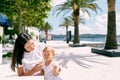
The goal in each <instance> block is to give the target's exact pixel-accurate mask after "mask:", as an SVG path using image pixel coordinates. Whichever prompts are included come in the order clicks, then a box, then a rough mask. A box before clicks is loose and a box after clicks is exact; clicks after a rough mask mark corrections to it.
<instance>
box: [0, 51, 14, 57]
mask: <svg viewBox="0 0 120 80" xmlns="http://www.w3.org/2000/svg"><path fill="white" fill-rule="evenodd" d="M2 57H3V58H6V57H8V58H11V57H12V52H7V54H3V55H2Z"/></svg>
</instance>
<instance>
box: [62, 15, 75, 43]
mask: <svg viewBox="0 0 120 80" xmlns="http://www.w3.org/2000/svg"><path fill="white" fill-rule="evenodd" d="M60 26H62V27H65V28H66V41H67V43H68V42H69V34H68V27H69V26H73V24H72V20H71V19H70V17H66V18H63V21H62V23H61V24H60Z"/></svg>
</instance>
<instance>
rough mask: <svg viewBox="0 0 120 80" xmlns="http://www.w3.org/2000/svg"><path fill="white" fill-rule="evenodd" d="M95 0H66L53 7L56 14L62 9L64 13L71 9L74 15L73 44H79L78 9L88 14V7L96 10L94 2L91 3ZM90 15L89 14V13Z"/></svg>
mask: <svg viewBox="0 0 120 80" xmlns="http://www.w3.org/2000/svg"><path fill="white" fill-rule="evenodd" d="M94 1H95V0H67V1H66V2H65V3H64V4H60V5H57V6H56V7H55V9H54V11H55V12H58V14H59V13H60V12H62V11H65V14H66V13H68V12H69V11H70V10H72V11H73V17H74V41H73V44H79V43H80V40H79V20H80V19H79V15H80V10H81V11H82V12H87V13H88V14H89V11H88V9H91V10H93V11H96V9H97V8H99V7H98V6H97V4H96V3H93V2H94ZM89 15H90V14H89Z"/></svg>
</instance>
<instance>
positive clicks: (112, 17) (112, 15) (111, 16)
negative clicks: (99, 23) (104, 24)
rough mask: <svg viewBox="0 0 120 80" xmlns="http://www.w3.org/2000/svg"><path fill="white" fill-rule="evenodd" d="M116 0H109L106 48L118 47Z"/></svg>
mask: <svg viewBox="0 0 120 80" xmlns="http://www.w3.org/2000/svg"><path fill="white" fill-rule="evenodd" d="M115 2H116V0H107V3H108V30H107V40H106V44H105V49H117V48H118V46H117V39H116V12H115Z"/></svg>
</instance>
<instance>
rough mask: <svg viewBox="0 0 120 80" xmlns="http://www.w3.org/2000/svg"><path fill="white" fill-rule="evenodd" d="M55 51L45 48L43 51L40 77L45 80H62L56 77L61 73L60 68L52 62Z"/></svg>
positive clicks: (48, 47)
mask: <svg viewBox="0 0 120 80" xmlns="http://www.w3.org/2000/svg"><path fill="white" fill-rule="evenodd" d="M54 56H55V50H54V49H53V48H52V47H50V46H46V47H45V48H44V50H43V58H44V63H43V69H42V72H41V75H44V78H45V80H62V79H61V78H60V77H59V76H58V75H59V74H60V72H61V68H60V67H59V66H58V65H56V64H55V62H54Z"/></svg>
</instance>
